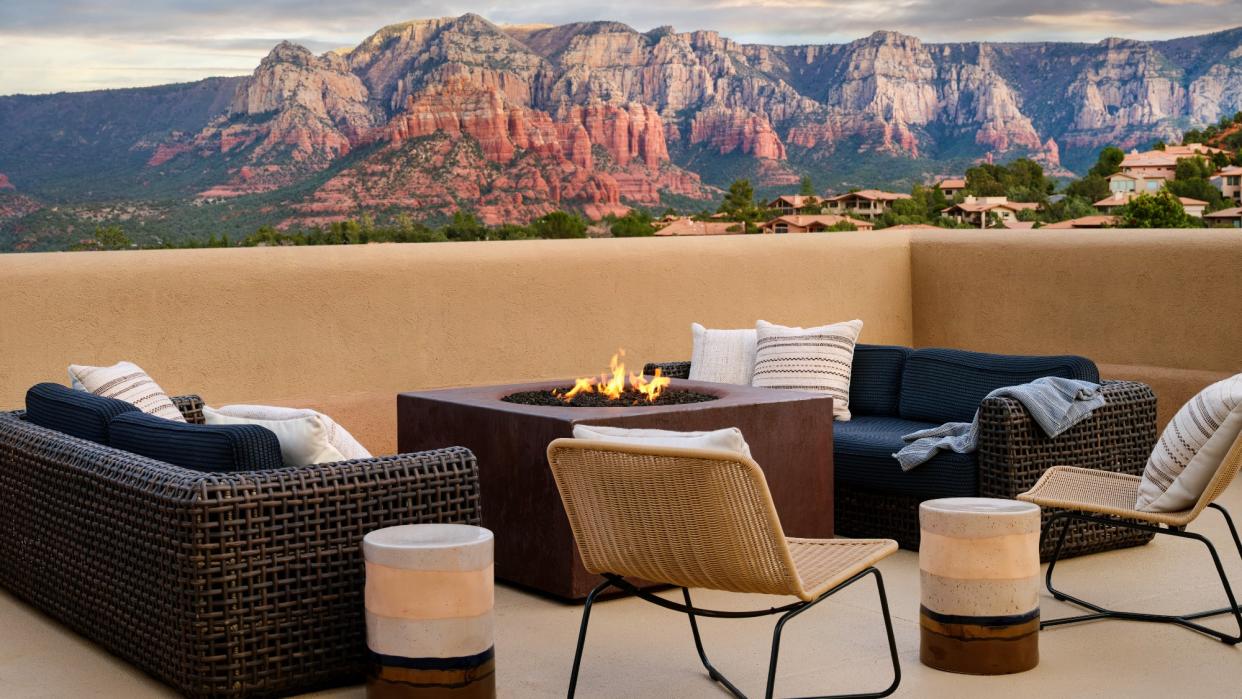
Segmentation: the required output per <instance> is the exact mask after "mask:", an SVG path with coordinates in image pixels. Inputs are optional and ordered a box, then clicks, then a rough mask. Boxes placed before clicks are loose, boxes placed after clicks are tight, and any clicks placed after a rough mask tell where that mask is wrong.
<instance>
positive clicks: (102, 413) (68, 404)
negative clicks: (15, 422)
mask: <svg viewBox="0 0 1242 699" xmlns="http://www.w3.org/2000/svg"><path fill="white" fill-rule="evenodd" d="M129 412H138V408H136V407H134V405H133V404H131V403H126V402H125V401H123V400H117V399H115V398H105V397H103V396H97V395H95V394H93V393H89V392H87V391H75V390H73V389H72V388H69V387H68V386H62V385H60V384H58V383H39V384H35V385H34V386H31V387H30V390H28V391H26V419H27V420H28V421H30V422H32V423H34V424H36V425H39V426H40V427H46V428H48V429H52V430H56V431H57V432H64V433H65V434H69V435H73V436H74V437H80V438H82V439H89V440H91V441H92V442H97V443H99V444H107V443H108V423H109V422H110V421H111V420H112V418H114V417H116V416H117V415H120V414H121V413H129Z"/></svg>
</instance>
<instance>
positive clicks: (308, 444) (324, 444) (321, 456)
mask: <svg viewBox="0 0 1242 699" xmlns="http://www.w3.org/2000/svg"><path fill="white" fill-rule="evenodd" d="M203 421H204V422H206V423H207V424H208V425H259V426H260V427H266V428H267V429H269V430H271V431H272V432H273V433H274V434H275V435H276V441H277V442H279V443H280V460H281V461H283V462H284V464H285V465H286V466H309V465H311V464H327V463H333V462H336V461H344V460H345V457H344V456H342V455H341V452H340V451H338V450H337V449H336V447H334V446H332V443H331V442H329V441H328V428H327V426H325V425H324V423H323V420H321V419H320V418H319V416H317V415H306V416H302V417H293V418H285V419H277V420H261V419H258V418H252V417H234V416H232V415H226V414H224V413H222V412H220V411H219V410H216V409H215V408H210V407H203Z"/></svg>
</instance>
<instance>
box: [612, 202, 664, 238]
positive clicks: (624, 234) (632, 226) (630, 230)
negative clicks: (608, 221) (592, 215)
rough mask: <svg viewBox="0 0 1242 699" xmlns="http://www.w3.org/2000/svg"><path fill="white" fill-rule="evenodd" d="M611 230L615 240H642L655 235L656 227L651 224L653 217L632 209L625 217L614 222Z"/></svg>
mask: <svg viewBox="0 0 1242 699" xmlns="http://www.w3.org/2000/svg"><path fill="white" fill-rule="evenodd" d="M610 230H611V231H612V236H613V237H614V238H640V237H644V236H649V235H655V226H654V225H652V223H651V216H649V215H648V214H647V212H645V211H639V210H638V209H630V211H629V212H628V213H626V214H625V215H624V216H622V217H620V218H618V219H617V220H615V221H613V222H612V226H611V227H610Z"/></svg>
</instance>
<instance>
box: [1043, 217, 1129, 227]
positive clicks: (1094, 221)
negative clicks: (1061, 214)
mask: <svg viewBox="0 0 1242 699" xmlns="http://www.w3.org/2000/svg"><path fill="white" fill-rule="evenodd" d="M1115 225H1117V217H1116V216H1106V215H1100V214H1096V215H1095V216H1083V217H1082V218H1071V219H1070V220H1068V221H1057V222H1056V223H1048V224H1045V225H1044V228H1052V229H1065V228H1111V227H1112V226H1115Z"/></svg>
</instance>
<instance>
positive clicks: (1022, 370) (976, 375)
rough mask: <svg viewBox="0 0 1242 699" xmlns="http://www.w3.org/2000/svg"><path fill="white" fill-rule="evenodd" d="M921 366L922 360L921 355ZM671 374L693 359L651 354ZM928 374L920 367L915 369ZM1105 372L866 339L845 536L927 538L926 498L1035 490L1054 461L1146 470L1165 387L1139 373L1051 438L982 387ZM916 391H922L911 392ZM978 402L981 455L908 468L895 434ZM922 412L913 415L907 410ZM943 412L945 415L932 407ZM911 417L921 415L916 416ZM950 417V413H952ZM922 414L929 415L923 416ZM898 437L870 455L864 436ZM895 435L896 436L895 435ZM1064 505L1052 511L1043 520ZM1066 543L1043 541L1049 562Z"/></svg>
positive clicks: (853, 424) (1104, 546) (839, 444)
mask: <svg viewBox="0 0 1242 699" xmlns="http://www.w3.org/2000/svg"><path fill="white" fill-rule="evenodd" d="M916 364H917V365H918V368H917V369H913V368H912V367H914V366H915V365H916ZM657 368H659V369H660V371H661V373H662V374H663V375H665V376H669V377H672V378H688V377H689V375H690V362H669V363H660V364H649V365H647V367H646V369H645V371H646V373H648V374H652V373H654V372H655V370H656V369H657ZM916 374H917V375H916ZM1043 375H1048V376H1057V375H1059V376H1065V377H1066V378H1079V379H1083V380H1090V381H1099V374H1098V370H1097V369H1096V367H1095V364H1094V363H1092V362H1091V361H1090V360H1088V359H1085V358H1083V357H1075V356H1069V355H1067V356H1063V357H1022V356H1009V355H996V354H985V353H980V352H967V351H963V350H952V349H942V348H928V349H919V350H911V349H910V348H908V347H895V346H886V345H865V344H859V345H858V346H857V348H856V350H855V355H854V366H853V378H852V381H851V384H850V409H851V411H852V412H853V413H854V415H855V417H854V419H853V420H851V421H850V422H844V423H842V422H838V423H835V429H834V440H833V444H834V447H833V451H834V454H833V461H834V468H835V473H834V487H833V493H834V498H835V502H834V513H835V515H834V516H835V531H836V532H837V534H838V535H841V536H852V537H882V538H888V539H895V540H896V541H897V542H898V544H900V545H901V547H902V548H906V549H912V550H917V549H918V547H919V521H918V509H919V503H920V502H922V501H924V500H929V499H932V498H938V497H962V496H981V497H996V498H1013V497H1015V496H1017V495H1018V494H1019V493H1022V492H1025V491H1026V490H1029V489H1030V488H1031V486H1033V485H1035V482H1036V481H1037V480H1039V477H1040V476H1041V475H1043V473H1044V471H1046V470H1048V469H1049V468H1051V467H1053V466H1078V467H1082V468H1092V469H1100V470H1105V471H1114V472H1117V473H1126V474H1131V475H1139V474H1142V472H1143V469H1144V467H1145V466H1146V463H1147V457H1148V456H1149V455H1150V454H1151V450H1152V448H1153V447H1154V446H1155V442H1156V397H1155V394H1154V393H1153V392H1152V390H1151V388H1150V387H1148V386H1146V385H1144V384H1141V383H1135V382H1129V381H1105V382H1103V384H1102V385H1103V388H1102V391H1103V393H1104V396H1105V398H1106V400H1107V405H1106V406H1104V407H1102V408H1099V409H1097V410H1096V411H1095V412H1094V413H1093V414H1092V415H1091V417H1090V418H1088V419H1086V420H1084V421H1083V422H1081V423H1079V424H1078V425H1075V426H1074V427H1072V428H1070V429H1069V430H1068V431H1066V432H1064V433H1063V434H1061V435H1060V436H1059V437H1057V438H1056V439H1049V438H1048V437H1047V436H1046V435H1045V434H1044V433H1043V431H1042V430H1041V429H1040V428H1039V426H1038V425H1037V424H1036V423H1035V421H1034V419H1033V418H1032V417H1031V415H1030V414H1029V413H1028V412H1027V411H1026V408H1025V407H1024V406H1023V405H1022V404H1021V403H1019V402H1018V401H1016V400H1013V399H1009V398H988V399H986V400H984V399H983V397H984V396H985V395H986V394H987V393H988V392H990V390H991V388H995V387H997V386H1002V385H1012V384H1016V383H1025V382H1026V381H1030V380H1032V379H1034V378H1036V377H1038V376H1043ZM911 392H917V393H918V394H920V395H911ZM976 409H977V410H978V411H979V423H980V434H979V441H978V450H977V452H976V453H975V454H970V455H957V454H947V453H945V454H941V455H939V456H938V457H937V459H938V460H942V461H943V463H936V462H931V463H929V464H926V465H924V466H919V467H917V468H916V469H915V470H914V471H910V472H907V473H902V472H901V470H900V467H899V466H898V465H897V463H896V461H895V460H894V459H892V458H891V456H890V454H891V452H893V451H896V449H898V448H900V444H901V441H900V438H894V437H892V434H893V430H896V434H902V433H903V432H910V431H913V430H914V429H920V428H923V427H929V426H932V425H933V424H939V423H943V422H948V421H950V419H952V420H965V421H969V420H970V419H971V415H973V413H974V411H975V410H976ZM907 412H908V413H911V414H914V415H911V414H906V413H907ZM941 413H944V414H943V416H942V417H940V419H938V420H932V417H933V416H936V415H940V414H941ZM906 418H911V419H906ZM945 418H950V419H945ZM917 420H923V422H921V423H920V422H918V421H917ZM872 434H874V435H876V436H886V437H887V441H884V442H881V443H880V444H878V447H879V448H875V449H870V450H869V454H868V455H867V457H866V458H865V459H864V458H863V457H861V456H860V454H859V451H858V450H857V449H856V448H857V447H858V446H859V442H863V443H864V444H863V446H864V447H865V446H867V445H866V444H865V442H866V441H867V440H868V439H869V438H871V436H872ZM894 439H895V443H894ZM1054 514H1055V513H1053V512H1045V513H1044V523H1045V526H1046V525H1047V523H1048V521H1049V520H1050V519H1051V518H1052V516H1053V515H1054ZM1150 540H1151V535H1150V534H1146V533H1143V532H1136V531H1129V530H1120V529H1116V528H1107V527H1103V526H1099V525H1083V526H1080V527H1075V529H1074V531H1073V533H1072V534H1071V536H1070V538H1069V539H1068V540H1067V541H1066V542H1065V547H1064V548H1063V549H1062V553H1061V556H1062V557H1063V558H1064V557H1070V556H1078V555H1083V554H1088V553H1095V552H1098V551H1106V550H1110V549H1115V548H1122V547H1126V546H1136V545H1141V544H1145V543H1147V542H1148V541H1150ZM1054 543H1055V542H1052V541H1047V542H1045V543H1044V546H1043V548H1042V549H1041V551H1040V553H1041V556H1042V557H1043V558H1044V560H1047V559H1048V558H1050V557H1051V555H1052V547H1053V544H1054Z"/></svg>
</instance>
